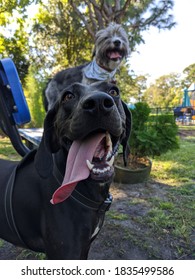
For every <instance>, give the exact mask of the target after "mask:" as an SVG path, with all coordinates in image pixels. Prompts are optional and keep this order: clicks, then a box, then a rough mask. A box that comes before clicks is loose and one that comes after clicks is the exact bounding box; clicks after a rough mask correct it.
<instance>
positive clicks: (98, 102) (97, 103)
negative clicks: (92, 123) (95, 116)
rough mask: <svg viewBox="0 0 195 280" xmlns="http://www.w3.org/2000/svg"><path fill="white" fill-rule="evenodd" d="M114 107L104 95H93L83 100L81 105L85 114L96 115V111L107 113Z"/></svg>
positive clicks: (112, 102)
mask: <svg viewBox="0 0 195 280" xmlns="http://www.w3.org/2000/svg"><path fill="white" fill-rule="evenodd" d="M113 106H114V100H113V99H112V98H111V97H110V96H109V95H107V94H106V93H94V95H93V96H90V97H88V98H86V99H85V101H84V102H83V104H82V107H83V109H84V110H85V111H86V112H90V113H97V112H98V111H101V112H104V113H108V112H109V111H110V110H112V107H113Z"/></svg>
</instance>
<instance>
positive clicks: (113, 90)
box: [109, 89, 119, 97]
mask: <svg viewBox="0 0 195 280" xmlns="http://www.w3.org/2000/svg"><path fill="white" fill-rule="evenodd" d="M109 94H110V95H112V96H113V97H116V96H118V95H119V92H118V90H116V89H111V90H110V91H109Z"/></svg>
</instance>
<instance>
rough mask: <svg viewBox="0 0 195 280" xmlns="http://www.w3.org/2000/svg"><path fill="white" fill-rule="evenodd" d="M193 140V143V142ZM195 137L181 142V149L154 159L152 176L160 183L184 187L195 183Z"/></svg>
mask: <svg viewBox="0 0 195 280" xmlns="http://www.w3.org/2000/svg"><path fill="white" fill-rule="evenodd" d="M192 139H193V141H192ZM194 150H195V137H190V138H189V139H187V140H185V141H184V140H181V141H180V149H178V150H176V151H171V152H167V153H166V154H164V155H162V156H160V157H159V158H155V159H153V167H152V173H151V176H152V178H153V179H155V180H158V181H159V182H162V183H165V184H170V185H172V186H182V185H183V184H184V183H189V182H194V181H195V168H194V166H195V156H194Z"/></svg>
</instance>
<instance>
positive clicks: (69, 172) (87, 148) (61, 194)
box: [51, 133, 106, 204]
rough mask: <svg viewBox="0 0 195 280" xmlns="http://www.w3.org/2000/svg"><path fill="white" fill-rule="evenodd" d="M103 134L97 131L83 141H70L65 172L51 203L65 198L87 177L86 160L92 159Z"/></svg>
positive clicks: (88, 172)
mask: <svg viewBox="0 0 195 280" xmlns="http://www.w3.org/2000/svg"><path fill="white" fill-rule="evenodd" d="M105 136H106V134H105V133H98V134H95V135H92V136H91V137H89V138H87V139H85V140H84V141H81V140H78V141H74V142H73V143H72V146H71V148H70V150H69V153H68V158H67V164H66V173H65V176H64V179H63V182H62V185H61V186H60V187H59V188H58V189H57V190H56V191H55V192H54V194H53V196H52V199H51V203H52V204H57V203H60V202H62V201H64V200H65V199H67V198H68V197H69V196H70V195H71V193H72V192H73V190H74V189H75V187H76V185H77V183H78V182H79V181H81V180H85V179H86V178H88V177H89V174H90V171H89V168H88V167H87V164H86V160H89V161H90V162H91V161H92V159H93V155H94V153H95V151H96V148H97V147H98V144H99V143H100V142H101V140H102V139H103V138H104V137H105Z"/></svg>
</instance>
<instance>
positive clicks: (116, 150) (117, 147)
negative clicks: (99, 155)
mask: <svg viewBox="0 0 195 280" xmlns="http://www.w3.org/2000/svg"><path fill="white" fill-rule="evenodd" d="M118 150H119V143H117V144H116V145H115V147H114V149H113V151H112V156H114V155H115V154H116V153H117V152H118Z"/></svg>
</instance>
